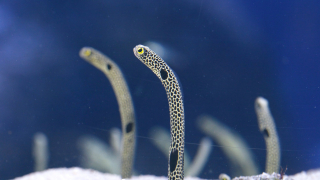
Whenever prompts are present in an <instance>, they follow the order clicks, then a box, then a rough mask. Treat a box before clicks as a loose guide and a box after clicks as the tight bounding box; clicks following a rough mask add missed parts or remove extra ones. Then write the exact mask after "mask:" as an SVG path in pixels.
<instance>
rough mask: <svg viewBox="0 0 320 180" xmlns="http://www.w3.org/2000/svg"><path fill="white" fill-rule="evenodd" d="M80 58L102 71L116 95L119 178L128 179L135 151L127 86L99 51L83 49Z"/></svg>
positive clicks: (132, 119)
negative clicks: (119, 139)
mask: <svg viewBox="0 0 320 180" xmlns="http://www.w3.org/2000/svg"><path fill="white" fill-rule="evenodd" d="M79 54H80V57H81V58H83V59H84V60H86V61H87V62H89V63H90V64H92V65H93V66H94V67H96V68H97V69H99V70H100V71H102V72H103V73H104V74H105V75H106V76H107V78H108V79H109V81H110V83H111V85H112V88H113V90H114V92H115V94H116V98H117V101H118V105H119V111H120V116H121V123H122V134H123V136H122V137H123V140H122V142H123V145H122V154H121V177H122V179H124V178H130V177H131V174H132V166H133V157H134V150H135V125H136V123H135V115H134V108H133V103H132V99H131V95H130V92H129V88H128V85H127V83H126V81H125V79H124V77H123V74H122V72H121V70H120V68H119V67H118V65H117V64H116V63H114V62H113V61H112V60H111V59H110V58H108V57H107V56H105V55H103V54H102V53H100V52H99V51H97V50H95V49H93V48H91V47H84V48H82V49H81V50H80V53H79Z"/></svg>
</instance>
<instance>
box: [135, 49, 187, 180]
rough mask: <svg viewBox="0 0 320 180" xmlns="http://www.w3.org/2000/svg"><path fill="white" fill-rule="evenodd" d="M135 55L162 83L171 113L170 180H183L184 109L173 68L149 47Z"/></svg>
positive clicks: (137, 50) (138, 50) (139, 50)
mask: <svg viewBox="0 0 320 180" xmlns="http://www.w3.org/2000/svg"><path fill="white" fill-rule="evenodd" d="M133 52H134V55H135V56H136V57H137V58H138V59H139V60H140V61H141V62H142V63H143V64H145V65H146V66H147V67H148V68H150V69H151V70H152V72H153V73H154V74H156V75H157V77H158V78H159V79H160V81H161V82H162V84H163V86H164V88H165V90H166V93H167V98H168V101H169V111H170V131H171V144H170V148H169V163H168V179H170V180H181V179H184V170H183V166H184V137H185V130H184V129H185V124H184V109H183V100H182V93H181V89H180V86H179V83H178V79H177V77H176V76H175V74H174V72H173V71H172V70H171V68H170V67H169V66H168V65H167V64H166V63H165V62H164V61H163V60H162V58H161V57H160V56H158V55H157V54H156V53H155V52H153V51H152V50H151V49H150V48H149V47H147V46H143V45H137V46H136V47H135V48H133Z"/></svg>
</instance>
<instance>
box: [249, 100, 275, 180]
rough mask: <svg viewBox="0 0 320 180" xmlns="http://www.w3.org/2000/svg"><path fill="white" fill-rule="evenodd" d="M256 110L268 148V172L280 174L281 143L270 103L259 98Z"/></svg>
mask: <svg viewBox="0 0 320 180" xmlns="http://www.w3.org/2000/svg"><path fill="white" fill-rule="evenodd" d="M255 110H256V113H257V117H258V123H259V128H260V131H261V133H262V134H263V136H264V139H265V141H266V146H267V162H266V172H267V173H269V174H272V173H273V172H276V173H279V166H280V143H279V138H278V134H277V131H276V125H275V123H274V120H273V118H272V115H271V113H270V110H269V106H268V101H267V100H266V99H264V98H263V97H258V98H257V99H256V102H255Z"/></svg>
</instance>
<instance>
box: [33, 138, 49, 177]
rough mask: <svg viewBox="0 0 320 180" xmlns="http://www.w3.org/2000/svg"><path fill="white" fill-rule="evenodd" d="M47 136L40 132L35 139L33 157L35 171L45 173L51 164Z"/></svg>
mask: <svg viewBox="0 0 320 180" xmlns="http://www.w3.org/2000/svg"><path fill="white" fill-rule="evenodd" d="M48 144H49V143H48V138H47V136H46V135H45V134H43V133H41V132H38V133H36V134H35V135H34V137H33V150H32V155H33V158H34V170H35V171H43V170H45V169H47V167H48V164H49V147H48V146H49V145H48Z"/></svg>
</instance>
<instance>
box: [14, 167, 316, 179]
mask: <svg viewBox="0 0 320 180" xmlns="http://www.w3.org/2000/svg"><path fill="white" fill-rule="evenodd" d="M279 178H280V175H279V174H276V173H273V174H272V175H269V174H267V173H262V174H260V175H257V176H241V177H236V178H233V180H262V179H263V180H277V179H279ZM131 179H132V180H167V179H168V178H167V177H164V176H161V177H157V176H153V175H141V176H133V177H132V178H131ZM213 179H216V178H213ZM14 180H121V177H120V176H119V175H115V174H108V173H101V172H98V171H95V170H92V169H82V168H79V167H73V168H55V169H48V170H45V171H41V172H34V173H31V174H28V175H25V176H22V177H18V178H15V179H14ZM185 180H201V179H200V178H197V177H186V178H185ZM283 180H320V169H315V170H310V171H307V172H305V171H303V172H301V173H298V174H295V175H291V176H284V178H283Z"/></svg>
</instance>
